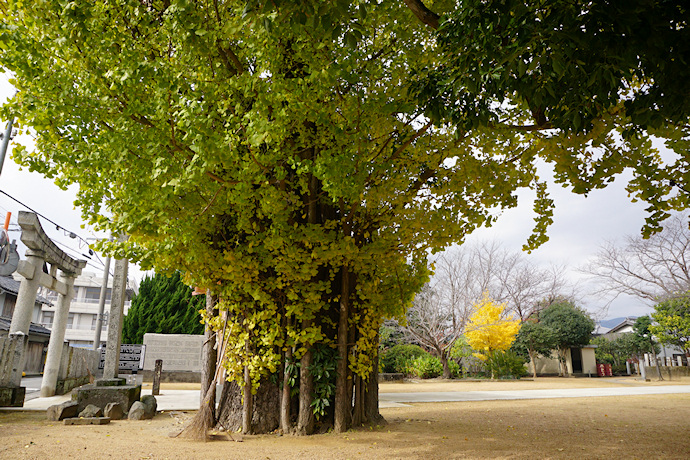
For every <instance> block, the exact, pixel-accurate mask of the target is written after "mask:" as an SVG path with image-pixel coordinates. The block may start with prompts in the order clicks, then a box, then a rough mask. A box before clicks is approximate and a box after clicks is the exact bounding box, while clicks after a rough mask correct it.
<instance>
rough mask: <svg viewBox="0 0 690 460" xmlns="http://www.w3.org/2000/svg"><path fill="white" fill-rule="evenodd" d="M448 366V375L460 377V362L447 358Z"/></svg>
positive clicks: (455, 377)
mask: <svg viewBox="0 0 690 460" xmlns="http://www.w3.org/2000/svg"><path fill="white" fill-rule="evenodd" d="M448 367H449V368H450V376H451V377H453V378H454V379H457V378H459V377H462V369H460V364H458V363H457V361H453V360H452V359H449V360H448Z"/></svg>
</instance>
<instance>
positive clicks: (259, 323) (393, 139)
mask: <svg viewBox="0 0 690 460" xmlns="http://www.w3.org/2000/svg"><path fill="white" fill-rule="evenodd" d="M461 3H462V2H461ZM461 3H458V4H456V2H449V1H438V2H434V4H433V5H431V6H432V7H433V8H434V9H435V10H436V12H437V13H439V14H441V13H445V12H452V11H454V10H456V9H458V8H461ZM421 7H424V8H426V7H425V5H423V4H422V3H421V2H417V1H405V2H395V1H362V0H352V1H347V0H338V1H333V2H323V1H316V0H303V1H290V2H287V1H279V0H266V1H264V0H209V1H204V2H202V1H192V0H95V1H89V2H70V1H66V0H31V1H28V0H27V1H24V0H16V1H9V2H3V3H2V4H0V11H1V12H2V20H1V21H2V22H1V23H0V66H2V68H3V69H5V70H6V71H9V72H11V74H12V83H13V84H14V85H15V86H16V88H17V90H18V92H17V95H16V96H15V97H14V98H13V99H12V100H11V101H10V102H9V103H8V104H7V105H6V106H5V108H4V113H5V114H6V115H10V114H12V115H14V116H16V117H18V122H19V124H20V126H21V127H22V128H25V129H31V132H32V133H33V134H34V135H35V147H33V148H30V149H28V148H25V147H22V146H19V147H15V148H14V152H13V155H14V158H15V159H16V160H17V161H18V162H20V163H21V164H23V165H24V166H26V167H28V168H30V169H32V170H35V171H39V172H41V173H43V174H45V175H46V176H48V177H51V178H54V179H55V181H56V183H57V184H59V185H61V186H67V185H70V184H78V186H79V192H78V198H77V202H76V204H77V205H78V206H79V207H80V208H81V209H82V210H83V214H84V217H85V218H86V219H88V220H89V221H90V222H91V223H93V224H95V225H97V226H98V227H100V228H103V229H108V230H111V231H112V232H115V233H120V234H126V235H129V239H128V240H127V242H126V243H114V244H113V245H112V247H111V251H113V252H117V253H118V254H124V255H126V256H127V257H128V258H130V259H132V260H136V261H139V262H140V263H142V264H143V265H144V266H152V267H155V268H156V269H158V270H181V271H183V272H184V273H185V281H186V282H187V283H188V284H189V285H194V286H197V287H199V288H202V289H208V290H209V291H211V292H212V293H213V295H214V296H217V297H218V299H219V302H218V307H219V309H220V310H222V312H221V314H220V315H218V316H209V322H210V323H211V325H212V326H214V327H216V328H217V329H218V330H219V331H224V337H225V340H224V341H223V343H224V345H223V348H222V350H223V351H224V357H225V359H224V360H223V362H224V365H225V367H226V370H227V377H228V379H229V380H230V381H234V382H236V383H237V384H238V385H237V386H235V388H239V389H240V390H241V392H242V395H243V397H242V407H241V411H242V417H241V419H242V428H243V429H244V431H245V432H258V431H269V430H273V429H275V428H276V427H277V426H281V427H282V429H283V430H284V431H291V430H295V431H296V432H298V433H311V432H313V431H314V429H315V424H316V423H319V424H321V425H323V426H328V425H331V424H332V425H333V426H334V428H335V430H336V431H342V430H345V429H347V428H348V427H349V426H351V425H358V424H361V423H364V422H373V421H376V420H378V417H379V414H378V397H377V396H378V395H377V383H376V376H375V370H376V360H377V355H376V353H377V341H378V338H377V331H378V328H379V326H380V324H381V323H382V321H383V319H384V318H386V317H391V316H401V315H403V314H404V311H405V308H406V307H407V306H408V305H409V304H410V302H411V300H412V298H413V296H414V293H415V292H416V291H418V290H419V289H420V288H421V286H423V284H424V282H425V281H426V279H427V276H428V274H427V261H426V257H427V254H428V253H429V251H433V250H439V249H441V248H444V247H446V246H448V245H450V244H452V243H460V242H462V241H463V238H464V237H465V235H467V234H468V233H469V232H471V231H472V230H474V229H476V228H477V227H479V226H482V225H488V224H490V223H492V222H493V221H494V220H495V219H496V217H497V216H498V214H499V213H500V210H501V209H505V208H509V207H514V206H516V205H517V196H516V194H515V192H516V190H518V189H519V188H530V189H533V190H535V191H536V197H537V199H536V201H535V205H534V208H535V232H534V234H533V236H532V237H531V238H530V239H529V241H528V242H527V245H528V247H534V246H535V245H538V244H539V243H541V242H543V241H545V239H546V234H545V231H546V227H547V226H548V224H549V223H550V221H551V215H552V210H551V208H552V202H551V200H550V199H549V198H548V194H547V187H546V184H545V182H543V181H541V180H540V179H539V177H538V176H537V174H536V168H537V164H538V163H539V162H541V161H545V162H552V163H554V164H555V165H556V168H557V174H558V178H559V180H562V181H564V182H566V183H572V184H574V185H575V191H577V192H581V193H585V192H587V191H588V190H590V189H591V188H593V187H600V186H603V185H604V184H605V183H606V182H607V181H608V179H610V177H612V176H613V175H614V174H616V173H618V172H620V171H622V169H623V167H624V165H625V164H635V165H638V172H639V174H645V173H649V174H652V173H653V172H654V171H661V172H662V173H663V172H664V171H663V170H662V169H660V168H661V166H660V164H659V159H658V157H657V155H656V153H655V151H654V150H653V149H651V144H650V143H649V142H648V141H647V140H646V138H645V137H644V135H643V134H644V133H643V134H640V135H638V136H625V137H623V138H621V137H620V136H617V134H616V132H617V131H616V130H617V129H619V128H620V129H624V127H625V126H626V123H629V122H630V121H629V119H627V118H626V114H625V112H623V111H616V110H614V109H613V108H611V107H609V106H606V107H605V110H602V111H600V112H599V113H597V114H596V117H595V119H593V120H590V119H587V121H586V123H581V124H578V123H575V126H573V127H572V129H571V128H569V127H568V126H562V125H561V126H559V127H554V126H553V125H550V124H548V123H547V122H546V121H544V119H543V118H544V116H545V115H544V113H545V114H547V115H548V113H549V112H548V110H542V112H543V113H538V117H537V118H538V120H537V121H538V123H537V124H533V123H531V121H530V120H531V119H532V118H533V116H534V113H537V112H539V108H538V107H537V108H536V109H535V110H530V107H531V106H530V104H528V103H526V102H525V101H524V100H523V99H521V96H520V92H519V91H518V92H517V93H515V97H513V94H514V93H513V92H511V93H510V95H509V97H507V98H503V100H502V101H501V100H497V101H496V102H494V101H490V102H489V103H488V104H487V105H482V104H479V105H478V106H477V107H479V108H480V109H481V108H482V107H488V108H489V109H500V112H501V116H500V117H499V118H497V119H494V118H492V117H488V118H487V117H484V116H483V115H482V116H479V117H477V122H476V123H475V122H471V123H469V122H467V120H468V118H467V117H459V116H457V111H450V112H449V111H447V110H445V109H444V110H442V109H443V108H444V107H446V108H447V107H451V108H455V109H457V110H464V109H463V107H465V106H466V104H467V103H468V101H469V100H470V99H468V98H470V97H474V96H472V94H473V93H471V92H469V90H467V97H465V92H464V90H461V88H462V85H463V84H464V85H465V86H467V85H466V77H467V76H468V75H470V73H468V72H469V70H468V72H465V73H463V72H462V66H466V67H467V63H465V62H463V61H458V60H456V59H454V56H456V55H457V54H458V53H464V52H465V51H466V49H465V48H467V44H466V43H465V42H463V41H461V40H460V41H459V40H458V38H457V37H458V36H459V35H452V34H458V32H457V29H456V28H455V26H454V28H453V29H452V30H451V29H450V28H448V29H446V31H445V32H440V31H442V30H443V27H441V28H440V29H438V30H437V29H435V28H434V27H430V26H428V25H427V24H426V23H425V22H423V21H420V20H419V19H418V18H426V17H431V18H432V19H433V15H434V14H436V13H433V14H429V11H425V10H424V8H421ZM425 14H426V16H425ZM436 17H437V25H438V14H436ZM443 21H444V19H443V17H442V18H441V23H443ZM453 24H455V25H457V24H461V23H460V22H454V23H453ZM468 24H469V22H468ZM449 27H450V26H449ZM451 32H452V33H451ZM486 32H487V33H489V34H494V32H492V31H491V30H487V31H486ZM440 33H443V34H446V37H445V38H444V37H442V36H440V35H439V34H440ZM453 37H455V38H453ZM470 39H472V40H474V39H473V38H471V37H470ZM449 40H450V41H449ZM453 40H455V41H456V43H458V45H459V46H458V47H457V48H454V47H453V45H452V41H453ZM528 48H529V46H528ZM520 58H521V59H529V57H528V56H526V57H522V55H521V57H520ZM511 62H512V61H511ZM554 65H555V64H554ZM470 67H471V66H470ZM518 67H519V66H518ZM533 67H534V66H531V65H528V66H527V67H526V68H525V69H523V70H524V72H522V70H520V68H518V70H519V71H520V72H522V73H523V74H525V73H527V74H529V72H532V71H533V70H534V69H533ZM468 69H469V67H468ZM497 71H498V69H497ZM480 77H481V78H484V79H486V78H488V77H487V76H486V75H484V76H481V75H480ZM463 78H465V80H463ZM463 82H465V83H463ZM444 88H446V89H447V88H452V91H451V90H450V89H448V90H446V89H444ZM458 95H460V96H458ZM453 97H455V98H456V100H457V101H462V104H460V103H457V104H456V103H455V102H453ZM480 102H481V101H480ZM463 104H465V105H463ZM614 106H615V104H614ZM465 108H466V107H465ZM532 108H534V107H532ZM614 108H615V107H614ZM609 109H610V110H609ZM465 112H466V113H468V114H470V115H471V114H472V111H470V110H465ZM533 112H534V113H533ZM482 113H483V112H482ZM559 113H561V112H559ZM569 114H570V112H567V111H565V112H563V115H562V116H561V117H560V118H561V119H568V117H570V116H571V115H569ZM470 118H471V117H470ZM573 118H574V115H573ZM655 126H659V129H662V128H663V127H664V126H665V125H664V126H660V125H659V124H656V125H655ZM667 128H668V127H667ZM668 129H669V130H670V131H669V132H671V131H672V132H673V133H675V134H673V136H675V137H673V140H675V141H678V142H680V139H681V138H682V135H683V134H682V133H683V131H682V130H681V131H680V132H681V134H677V133H678V131H677V130H673V129H671V128H668ZM623 160H625V161H623ZM655 177H656V176H655ZM659 177H662V176H659ZM663 177H666V176H663ZM682 179H683V178H682V177H677V178H676V182H678V183H684V182H683V180H682ZM655 187H656V188H653V189H649V190H651V191H650V192H649V193H647V190H648V189H645V190H643V191H641V192H636V193H638V196H639V197H640V198H642V199H648V200H649V201H650V202H651V203H652V204H653V205H656V206H657V208H658V207H660V205H659V203H661V201H662V200H661V198H660V196H661V195H663V193H667V192H668V193H670V192H672V191H673V189H671V188H668V187H667V186H665V185H664V186H663V187H662V186H661V185H658V184H657V185H656V186H655ZM664 187H666V188H664ZM635 190H638V191H639V188H638V189H634V190H633V192H635ZM662 192H663V193H662ZM660 194H661V195H660ZM686 201H687V200H686V198H685V197H684V196H683V195H681V197H680V198H678V199H676V201H673V200H671V201H670V202H669V200H664V201H663V203H667V202H669V203H670V204H664V206H661V208H662V209H661V211H660V212H661V214H654V216H656V218H657V220H658V217H659V216H661V215H662V214H663V213H665V212H666V210H667V209H668V208H669V207H670V206H676V207H682V206H684V205H685V202H686ZM653 223H654V222H652V224H653ZM652 226H653V225H652ZM226 387H227V388H231V387H232V385H227V386H226ZM228 391H230V390H228ZM223 400H225V399H223ZM293 402H295V404H292V403H293ZM219 412H220V413H221V418H222V417H226V418H227V419H230V418H232V417H230V416H229V415H227V412H225V411H223V410H220V411H219ZM222 414H226V415H222ZM233 420H234V419H233Z"/></svg>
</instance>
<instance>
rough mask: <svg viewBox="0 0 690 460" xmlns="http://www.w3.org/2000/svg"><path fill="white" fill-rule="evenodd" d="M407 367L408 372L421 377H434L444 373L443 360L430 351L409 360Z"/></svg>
mask: <svg viewBox="0 0 690 460" xmlns="http://www.w3.org/2000/svg"><path fill="white" fill-rule="evenodd" d="M406 367H407V369H406V372H405V373H406V374H408V375H411V376H414V377H417V378H420V379H432V378H434V377H439V376H440V375H441V374H443V365H442V364H441V360H440V359H438V358H437V357H435V356H431V355H430V354H428V353H426V354H425V355H424V356H418V357H417V358H414V359H411V360H409V361H408V362H407V366H406Z"/></svg>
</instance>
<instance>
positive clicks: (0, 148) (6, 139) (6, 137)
mask: <svg viewBox="0 0 690 460" xmlns="http://www.w3.org/2000/svg"><path fill="white" fill-rule="evenodd" d="M12 124H14V119H12V118H10V121H8V122H7V129H5V133H4V134H3V135H2V144H0V174H2V166H3V165H4V164H5V154H6V153H7V146H8V145H9V143H10V139H11V138H12Z"/></svg>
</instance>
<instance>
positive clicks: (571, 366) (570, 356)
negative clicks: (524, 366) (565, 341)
mask: <svg viewBox="0 0 690 460" xmlns="http://www.w3.org/2000/svg"><path fill="white" fill-rule="evenodd" d="M596 348H597V346H596V345H585V346H583V347H573V348H570V349H568V350H567V351H566V355H565V364H566V368H567V372H568V374H569V375H585V376H590V377H591V376H596V375H597V360H596V357H595V356H594V350H595V349H596ZM536 367H537V374H540V375H558V374H560V369H559V364H558V352H557V351H555V350H554V351H553V352H552V353H551V356H550V357H548V358H544V357H539V358H537V359H536ZM532 369H533V367H532V363H531V362H530V363H529V364H528V370H529V372H530V373H531V372H532Z"/></svg>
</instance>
